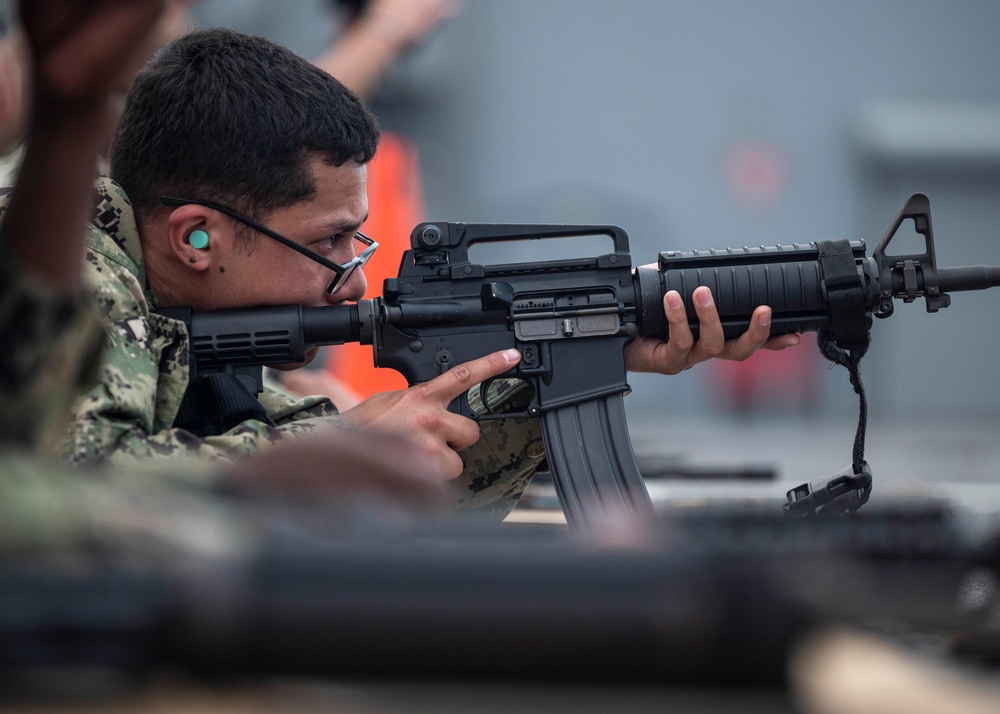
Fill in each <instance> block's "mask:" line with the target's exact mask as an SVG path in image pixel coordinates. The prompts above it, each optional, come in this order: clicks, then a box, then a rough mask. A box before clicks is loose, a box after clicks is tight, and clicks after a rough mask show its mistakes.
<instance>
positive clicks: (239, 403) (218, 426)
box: [174, 373, 274, 437]
mask: <svg viewBox="0 0 1000 714" xmlns="http://www.w3.org/2000/svg"><path fill="white" fill-rule="evenodd" d="M250 419H255V420H257V421H260V422H263V423H265V424H267V425H268V426H274V422H273V421H272V420H271V417H270V416H268V414H267V410H266V409H264V405H263V404H261V403H260V402H259V401H258V400H257V398H256V397H255V396H254V395H252V394H251V393H250V391H249V390H248V389H247V388H246V387H245V386H244V385H243V383H242V382H240V380H239V379H237V377H236V375H234V374H227V373H222V374H206V375H204V376H201V377H197V378H196V379H194V380H192V381H191V383H190V384H188V388H187V391H185V392H184V399H183V400H182V401H181V407H180V410H179V411H178V412H177V418H176V419H174V428H177V429H186V430H187V431H190V432H191V433H192V434H196V435H198V436H202V437H204V436H218V435H220V434H224V433H226V432H227V431H229V430H230V429H232V428H234V427H236V426H238V425H239V424H241V423H242V422H245V421H248V420H250Z"/></svg>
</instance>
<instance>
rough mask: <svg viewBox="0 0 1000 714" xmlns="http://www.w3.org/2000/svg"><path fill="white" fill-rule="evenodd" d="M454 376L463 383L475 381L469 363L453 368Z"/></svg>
mask: <svg viewBox="0 0 1000 714" xmlns="http://www.w3.org/2000/svg"><path fill="white" fill-rule="evenodd" d="M451 372H452V374H453V375H454V376H455V378H456V379H457V380H458V381H460V382H462V383H471V382H473V381H475V380H474V377H473V373H472V368H471V367H469V365H468V363H466V362H463V363H462V364H457V365H455V366H454V367H452V368H451Z"/></svg>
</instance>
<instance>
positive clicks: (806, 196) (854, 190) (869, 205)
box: [198, 0, 1000, 421]
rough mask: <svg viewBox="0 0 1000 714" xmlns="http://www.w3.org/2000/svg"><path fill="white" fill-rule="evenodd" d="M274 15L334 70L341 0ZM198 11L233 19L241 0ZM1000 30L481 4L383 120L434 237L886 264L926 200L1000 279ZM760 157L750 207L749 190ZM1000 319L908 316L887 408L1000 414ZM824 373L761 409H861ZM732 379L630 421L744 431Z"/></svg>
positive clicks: (686, 387) (586, 1)
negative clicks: (331, 60) (519, 231)
mask: <svg viewBox="0 0 1000 714" xmlns="http://www.w3.org/2000/svg"><path fill="white" fill-rule="evenodd" d="M232 4H233V5H236V6H245V3H232ZM267 7H269V8H272V9H273V8H275V7H280V10H281V11H282V13H284V18H285V20H288V21H294V20H298V21H299V22H300V23H301V25H302V27H301V28H299V29H294V28H291V29H287V30H285V32H286V34H285V35H284V36H278V37H276V39H279V41H283V42H285V43H286V44H289V45H290V46H292V48H293V49H296V50H297V51H299V52H300V53H302V54H303V55H305V56H307V57H308V56H311V55H313V54H315V53H316V52H318V50H319V48H321V47H322V44H323V42H324V41H325V35H326V31H327V25H326V24H325V23H317V22H316V21H315V20H309V19H307V15H308V13H309V12H318V11H319V10H322V8H323V7H324V5H323V3H318V2H300V3H298V4H297V3H295V2H287V3H281V4H280V5H278V4H274V5H271V4H270V3H267ZM198 12H199V13H202V14H203V16H204V17H205V18H206V21H207V22H211V13H212V12H217V13H221V15H217V17H220V16H224V15H225V12H226V9H225V3H224V2H223V1H222V0H214V1H213V0H209V1H208V2H206V3H204V4H203V6H202V8H200V9H199V11H198ZM216 21H218V20H216ZM240 22H244V23H245V24H244V25H243V29H248V30H250V31H257V32H260V31H262V30H261V29H259V28H256V27H253V26H252V25H251V24H248V23H249V20H246V19H245V18H244V19H243V20H240ZM228 24H238V23H236V22H235V21H234V22H230V23H228ZM274 28H276V25H275V23H274V22H273V21H272V22H271V23H270V24H265V25H264V26H263V29H264V30H265V31H269V30H271V29H274ZM274 31H275V32H277V30H276V29H274ZM998 35H1000V3H997V2H995V0H962V1H960V2H954V1H951V2H948V1H945V0H867V1H863V0H844V1H842V2H838V3H827V2H803V1H801V0H799V1H796V0H758V1H757V2H753V3H750V2H736V1H735V0H703V1H700V2H679V1H676V0H675V1H669V0H619V1H617V2H608V1H606V0H603V1H599V0H503V1H500V0H495V1H491V0H467V1H466V2H465V6H464V11H463V13H462V14H461V15H460V16H459V17H457V18H456V19H454V20H453V21H452V22H450V23H449V24H448V25H447V26H445V27H444V28H442V29H441V30H440V32H439V33H437V35H436V36H435V37H434V38H433V39H432V41H431V42H430V43H429V44H428V45H427V46H425V47H424V48H422V49H420V50H419V51H417V52H416V53H414V54H413V55H412V56H410V57H408V58H406V59H405V60H404V61H403V62H402V63H401V65H400V66H399V67H397V68H396V69H395V70H394V71H393V72H392V74H391V75H390V76H389V77H388V79H387V82H386V83H385V86H384V88H383V90H382V91H381V92H380V94H379V95H378V96H377V97H376V98H375V100H374V106H375V108H376V110H377V111H378V113H379V115H380V117H381V120H382V123H383V125H384V126H385V127H386V128H390V129H397V130H401V131H403V132H405V133H407V134H408V135H409V136H411V137H412V138H413V139H414V140H415V141H416V143H417V145H418V147H419V149H420V153H421V160H422V166H423V171H424V182H425V187H424V188H425V198H426V205H427V216H428V217H429V218H433V219H440V220H464V221H491V222H494V221H495V222H505V223H507V222H573V223H583V222H607V223H616V224H619V225H621V226H623V227H625V228H626V230H627V231H628V232H629V234H630V236H631V239H632V246H633V255H634V256H635V258H636V259H637V261H638V262H649V261H652V260H654V258H655V256H656V253H657V252H658V251H660V250H665V249H671V248H672V249H681V250H687V249H692V248H709V247H716V248H718V247H726V246H731V245H757V244H775V243H790V242H793V241H806V240H817V239H826V238H838V237H850V238H863V239H865V240H866V241H867V242H868V243H869V244H870V246H872V247H873V246H874V244H875V243H876V242H877V241H878V239H879V238H880V237H881V235H882V233H883V232H884V231H885V229H886V228H887V227H888V225H889V223H890V221H891V220H892V218H893V217H894V216H895V214H896V212H897V211H898V210H899V208H900V206H901V205H902V203H903V201H904V199H905V198H906V197H907V196H908V195H909V194H910V193H911V192H913V191H915V190H923V191H925V192H926V193H928V194H929V195H930V197H931V204H932V208H933V217H934V221H935V236H936V239H937V248H938V256H939V260H940V263H941V264H943V265H959V264H966V263H988V264H998V265H1000V200H998V198H1000V191H998V190H1000V136H998V127H1000V70H998V68H1000V41H998V39H997V37H998ZM758 147H763V150H762V153H758V154H755V155H754V156H756V157H757V158H756V162H757V163H754V162H753V160H751V161H750V163H749V164H747V165H745V168H747V169H748V170H749V172H750V173H749V174H745V176H747V177H748V178H745V180H744V182H743V183H742V184H740V186H742V191H743V194H741V193H739V191H736V190H734V189H733V187H732V184H731V183H730V182H729V181H728V180H727V171H729V170H732V169H733V168H734V167H735V168H738V167H739V166H740V164H739V161H738V160H737V159H738V156H739V151H740V150H741V149H748V150H753V149H755V148H758ZM755 167H756V169H755ZM769 179H773V180H771V181H770V183H768V181H769ZM761 182H763V184H762V183H761ZM765 189H769V190H765ZM741 196H742V198H741ZM747 196H749V197H747ZM755 197H756V199H757V200H755ZM377 208H378V207H377V206H373V207H372V209H373V210H377ZM998 310H1000V290H995V291H993V292H987V293H979V294H959V295H955V296H954V300H953V305H952V307H951V308H949V309H948V310H946V311H944V312H942V313H939V314H937V315H927V314H925V313H924V310H923V303H922V302H921V303H920V304H917V305H899V306H898V308H897V314H896V315H895V316H893V318H891V319H890V320H888V321H885V322H880V323H879V324H877V325H876V327H875V331H874V340H875V342H874V344H873V347H872V350H871V352H870V355H869V357H868V358H866V360H865V363H864V368H865V369H864V372H865V377H866V382H867V386H868V388H869V393H870V399H871V402H872V407H873V411H875V413H876V414H880V415H883V416H885V417H887V418H903V419H906V418H910V417H911V416H913V415H918V416H919V418H920V419H921V420H923V421H928V420H934V419H953V418H961V417H974V418H989V419H996V418H998V417H1000V398H998V396H997V393H996V386H997V384H998V379H997V377H996V359H995V357H994V355H995V354H996V352H997V347H998V342H1000V337H998V334H997V324H998V320H997V317H996V315H997V314H998ZM805 349H809V348H805ZM813 357H814V355H812V354H811V353H810V355H807V356H803V357H801V358H797V359H802V360H806V361H807V362H808V361H810V360H811V359H812V358H813ZM816 359H817V362H816V364H813V365H812V366H813V367H814V368H816V369H817V372H816V373H817V374H818V377H819V383H818V385H817V387H816V388H815V389H814V399H812V400H811V401H809V402H805V401H803V400H802V399H800V398H799V395H798V394H797V392H796V390H795V385H794V384H792V385H790V384H785V383H784V382H782V380H781V379H779V378H773V379H772V380H771V382H768V384H767V394H766V396H765V397H764V398H763V399H762V401H761V403H760V404H759V405H758V408H759V410H760V411H762V412H764V413H767V414H771V415H779V416H780V415H789V414H790V415H797V414H799V413H803V412H805V413H812V414H821V415H822V414H829V415H838V416H840V415H845V414H849V413H850V412H851V411H853V410H856V408H857V402H856V399H855V397H854V396H853V394H852V393H851V390H850V387H849V386H848V384H847V379H846V375H845V373H844V372H843V371H842V370H840V369H839V368H838V369H837V370H832V371H828V370H826V368H825V366H824V365H822V364H819V360H820V359H821V358H818V357H817V358H816ZM722 377H724V375H722V376H720V373H719V372H718V371H717V370H716V369H714V368H713V369H696V370H692V371H690V372H687V373H685V374H683V375H681V376H679V377H676V378H671V379H663V378H649V377H643V376H641V375H639V376H636V377H635V378H634V379H633V386H634V387H635V388H636V389H635V393H634V394H633V395H632V396H631V397H630V398H629V400H628V402H627V403H628V404H629V409H630V410H632V411H633V412H635V413H636V414H643V415H645V414H646V413H647V412H655V411H657V410H661V411H662V409H663V407H664V404H669V408H670V411H671V413H672V414H675V415H676V414H679V413H683V414H690V415H693V416H713V415H716V416H717V415H725V414H729V413H730V410H729V408H728V407H727V406H726V401H725V399H723V398H722V396H721V395H720V393H719V389H718V387H717V386H716V385H717V384H718V382H719V381H720V379H721V378H722ZM772 382H773V383H772Z"/></svg>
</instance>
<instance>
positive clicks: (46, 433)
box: [0, 240, 101, 458]
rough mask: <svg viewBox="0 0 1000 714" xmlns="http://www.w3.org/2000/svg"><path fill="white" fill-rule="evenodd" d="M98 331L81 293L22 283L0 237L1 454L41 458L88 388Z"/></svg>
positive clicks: (25, 280)
mask: <svg viewBox="0 0 1000 714" xmlns="http://www.w3.org/2000/svg"><path fill="white" fill-rule="evenodd" d="M100 348H101V329H100V321H99V320H98V318H97V315H96V314H94V312H93V311H92V310H91V309H89V306H88V305H87V304H86V301H85V300H84V299H83V297H82V296H76V297H69V296H65V295H61V294H59V293H57V292H56V291H55V290H52V289H51V288H49V287H47V286H46V285H45V284H43V283H41V282H40V281H37V280H29V279H28V278H27V277H26V276H25V275H24V274H23V273H22V272H20V271H18V270H17V266H15V265H14V260H13V257H12V256H11V255H10V254H9V253H8V251H7V245H6V242H5V241H2V240H0V449H2V450H3V451H4V452H5V453H6V452H8V451H11V450H17V451H23V452H30V453H34V454H35V455H43V454H44V455H45V456H48V457H50V458H51V451H52V449H53V448H54V447H55V445H56V444H57V443H58V441H59V438H60V436H61V434H62V433H63V430H64V429H65V427H66V415H67V414H68V413H69V408H70V405H71V404H72V402H73V399H74V398H75V397H76V396H77V395H78V394H79V393H80V391H81V390H82V389H83V388H84V387H85V386H90V385H92V384H93V383H94V381H95V380H96V376H97V367H98V365H99V361H100Z"/></svg>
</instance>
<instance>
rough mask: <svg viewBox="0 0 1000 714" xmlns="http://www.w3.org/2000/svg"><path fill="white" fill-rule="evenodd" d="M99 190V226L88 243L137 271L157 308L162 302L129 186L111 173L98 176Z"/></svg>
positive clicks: (95, 222)
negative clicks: (127, 192) (145, 255)
mask: <svg viewBox="0 0 1000 714" xmlns="http://www.w3.org/2000/svg"><path fill="white" fill-rule="evenodd" d="M95 191H96V198H95V205H94V217H93V226H94V228H96V229H97V230H95V231H91V235H90V236H89V238H88V240H87V243H88V245H90V247H92V248H95V249H97V250H100V252H101V253H103V254H104V255H106V256H107V257H108V258H109V259H111V260H113V261H115V262H116V263H119V264H120V265H122V266H123V267H124V268H126V269H127V270H128V271H129V272H131V273H132V274H133V275H135V276H136V277H137V278H138V280H139V283H140V284H141V285H142V286H143V293H144V295H145V298H146V301H147V302H148V303H149V305H150V307H151V308H152V309H156V308H157V307H158V306H159V304H160V302H159V300H157V299H156V294H155V293H154V292H153V288H152V287H151V286H150V284H149V280H148V279H147V278H146V266H145V264H144V263H143V260H142V244H141V243H140V241H139V228H138V226H137V225H136V221H135V212H134V211H133V210H132V203H131V202H130V201H129V199H128V196H127V195H125V190H124V189H123V188H122V187H121V186H119V185H118V184H117V183H115V182H114V181H112V180H111V179H110V178H108V177H107V176H102V177H100V178H99V179H98V180H97V183H96V185H95Z"/></svg>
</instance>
